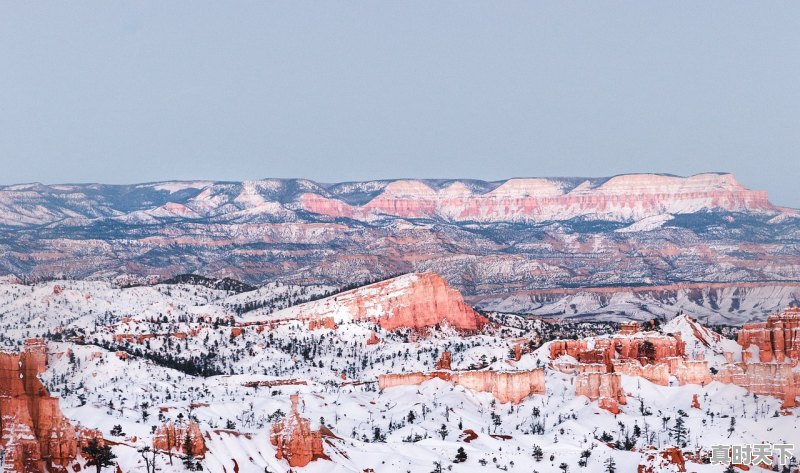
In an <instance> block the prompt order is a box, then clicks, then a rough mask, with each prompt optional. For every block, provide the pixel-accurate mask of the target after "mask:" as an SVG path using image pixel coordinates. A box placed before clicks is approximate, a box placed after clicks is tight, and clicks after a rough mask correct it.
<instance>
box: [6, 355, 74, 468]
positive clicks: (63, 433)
mask: <svg viewBox="0 0 800 473" xmlns="http://www.w3.org/2000/svg"><path fill="white" fill-rule="evenodd" d="M46 362H47V347H46V346H45V345H44V344H43V343H42V342H41V340H39V341H32V342H30V343H26V347H25V350H24V351H23V352H22V353H19V354H17V353H0V430H2V431H0V446H2V447H3V448H4V449H5V450H6V468H5V472H6V473H12V472H13V473H41V472H43V471H57V470H63V468H64V467H66V466H68V465H69V464H70V463H72V462H73V460H74V459H75V457H76V456H77V437H76V435H75V430H74V428H73V427H72V425H70V423H69V421H68V420H67V419H66V418H65V417H64V416H63V415H62V413H61V410H60V408H59V406H58V399H57V398H55V397H52V396H50V394H49V393H48V392H47V390H46V389H45V387H44V386H43V385H42V383H41V382H40V381H39V378H38V377H37V376H38V374H39V373H41V372H42V371H44V369H45V364H46Z"/></svg>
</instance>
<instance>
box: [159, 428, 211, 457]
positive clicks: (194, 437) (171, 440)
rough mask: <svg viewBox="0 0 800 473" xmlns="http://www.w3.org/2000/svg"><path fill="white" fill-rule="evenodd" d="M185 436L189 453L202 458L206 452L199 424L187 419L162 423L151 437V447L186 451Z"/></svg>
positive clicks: (185, 452)
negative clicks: (189, 447)
mask: <svg viewBox="0 0 800 473" xmlns="http://www.w3.org/2000/svg"><path fill="white" fill-rule="evenodd" d="M187 437H188V440H189V443H190V444H191V449H192V451H191V453H192V455H193V456H195V457H198V458H203V457H204V456H205V454H206V451H207V449H206V442H205V440H204V439H203V432H202V431H200V426H199V425H197V423H196V422H194V421H189V422H186V423H183V424H174V423H172V422H167V423H165V424H162V425H161V426H160V427H159V428H158V429H157V430H156V433H155V436H154V437H153V448H154V449H156V450H163V451H167V452H169V451H177V452H179V453H182V454H184V455H185V454H188V453H189V452H187V449H186V447H187V445H186V441H187Z"/></svg>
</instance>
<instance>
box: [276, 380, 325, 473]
mask: <svg viewBox="0 0 800 473" xmlns="http://www.w3.org/2000/svg"><path fill="white" fill-rule="evenodd" d="M297 399H298V398H297V395H296V394H293V395H292V396H291V400H292V412H291V413H290V414H289V415H288V416H287V417H286V418H285V419H283V420H281V421H280V422H278V423H276V424H274V425H273V426H272V434H271V436H270V441H271V442H272V445H274V446H275V447H277V452H276V453H275V458H277V459H279V460H281V459H284V458H285V459H286V461H287V462H289V466H292V467H295V466H306V465H308V464H309V463H311V462H312V461H314V460H317V459H320V458H322V459H325V460H330V458H328V456H327V455H325V451H324V449H323V446H322V429H320V430H311V422H310V421H308V420H307V419H304V418H302V417H300V414H299V413H298V412H297Z"/></svg>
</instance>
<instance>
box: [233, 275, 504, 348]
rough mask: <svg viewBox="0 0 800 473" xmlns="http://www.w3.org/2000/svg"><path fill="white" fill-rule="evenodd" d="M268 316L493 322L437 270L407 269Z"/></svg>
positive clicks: (407, 323) (471, 328) (395, 324)
mask: <svg viewBox="0 0 800 473" xmlns="http://www.w3.org/2000/svg"><path fill="white" fill-rule="evenodd" d="M268 317H269V319H270V320H272V321H277V320H304V321H306V320H307V321H323V320H327V319H330V320H332V321H334V322H335V323H342V322H347V321H362V322H373V323H377V324H378V325H380V326H381V328H383V329H384V330H397V329H403V328H407V329H416V330H428V329H432V328H434V327H441V326H445V325H447V326H450V327H452V328H454V329H457V330H459V331H462V332H467V333H475V332H478V331H480V330H481V329H482V328H483V327H484V326H485V325H486V324H487V323H488V322H489V321H488V319H486V317H484V316H482V315H480V314H478V313H477V312H475V311H474V310H473V309H472V308H471V307H470V306H468V305H467V304H466V303H465V302H464V298H463V297H462V296H461V293H459V292H458V291H457V290H455V289H453V288H451V287H450V286H449V285H448V284H447V282H446V281H445V280H444V279H443V278H442V277H441V276H439V275H438V274H434V273H419V274H406V275H403V276H399V277H396V278H392V279H389V280H386V281H381V282H378V283H375V284H370V285H367V286H364V287H360V288H358V289H353V290H350V291H346V292H342V293H340V294H336V295H334V296H330V297H327V298H325V299H321V300H318V301H313V302H309V303H306V304H301V305H298V306H295V307H290V308H289V309H285V310H282V311H279V312H276V313H274V314H271V315H269V316H268ZM258 322H259V321H251V320H247V319H245V320H244V321H243V323H244V324H249V323H258ZM309 323H311V322H309Z"/></svg>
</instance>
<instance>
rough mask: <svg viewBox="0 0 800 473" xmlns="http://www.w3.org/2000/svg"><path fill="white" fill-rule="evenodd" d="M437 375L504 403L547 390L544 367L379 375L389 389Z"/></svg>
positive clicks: (379, 380)
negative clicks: (518, 369) (516, 369)
mask: <svg viewBox="0 0 800 473" xmlns="http://www.w3.org/2000/svg"><path fill="white" fill-rule="evenodd" d="M434 378H439V379H442V380H445V381H450V382H452V383H454V384H459V385H461V386H464V387H465V388H467V389H471V390H473V391H478V392H486V393H491V394H492V395H493V396H494V397H495V398H496V399H497V400H498V401H500V402H501V403H506V402H513V403H515V404H517V403H520V402H522V400H524V399H525V398H526V397H528V396H530V395H532V394H545V392H546V389H545V381H544V370H543V369H534V370H527V371H463V372H458V373H451V372H445V371H434V372H431V373H402V374H385V375H380V376H379V377H378V386H379V387H380V389H386V388H391V387H394V386H409V385H417V384H422V383H424V382H425V381H429V380H431V379H434Z"/></svg>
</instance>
